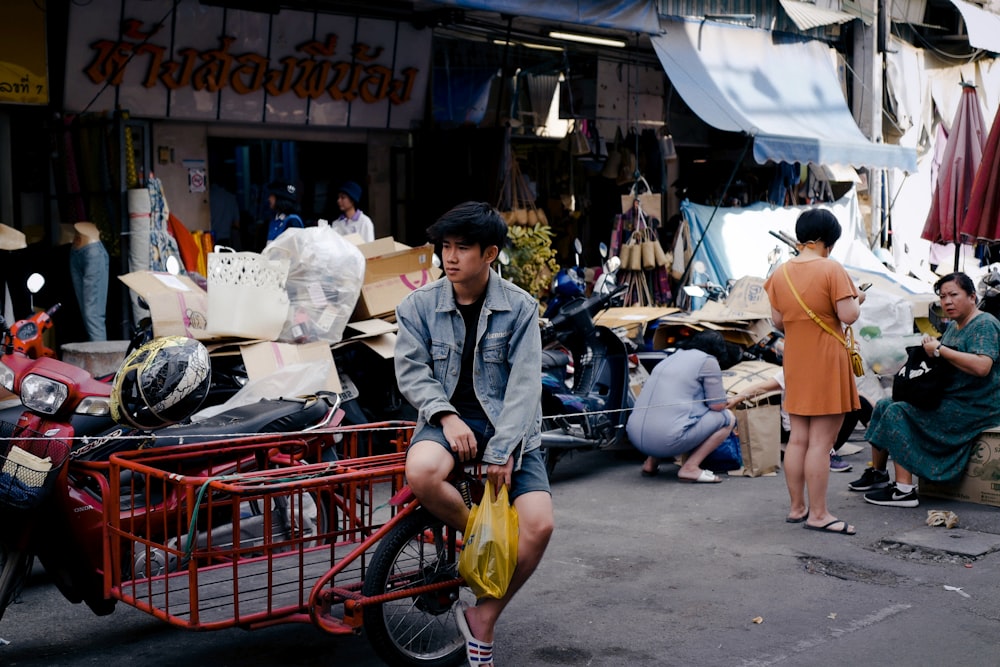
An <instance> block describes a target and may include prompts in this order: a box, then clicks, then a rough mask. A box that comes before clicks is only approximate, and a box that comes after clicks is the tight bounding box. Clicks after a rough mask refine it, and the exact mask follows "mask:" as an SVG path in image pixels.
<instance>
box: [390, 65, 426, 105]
mask: <svg viewBox="0 0 1000 667" xmlns="http://www.w3.org/2000/svg"><path fill="white" fill-rule="evenodd" d="M419 71H420V70H418V69H417V68H416V67H407V68H406V69H404V70H403V71H402V72H401V74H402V75H403V77H404V78H403V80H402V81H400V80H399V79H393V80H392V92H391V93H389V101H390V102H392V103H393V104H395V105H400V104H405V103H407V102H409V101H410V95H412V94H413V84H414V83H416V81H417V73H418V72H419Z"/></svg>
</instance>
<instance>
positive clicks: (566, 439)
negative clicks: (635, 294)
mask: <svg viewBox="0 0 1000 667" xmlns="http://www.w3.org/2000/svg"><path fill="white" fill-rule="evenodd" d="M624 289H625V288H623V287H620V288H618V289H616V290H615V291H613V292H609V293H604V294H600V293H598V294H594V295H593V296H591V297H590V298H589V299H582V300H577V301H573V302H572V303H569V304H566V305H564V306H563V308H562V309H561V311H560V312H559V314H558V315H556V316H555V317H553V318H552V319H551V320H550V321H549V323H548V325H547V326H546V327H545V328H544V329H543V332H542V342H543V345H544V346H545V348H546V349H545V350H544V351H543V359H542V420H543V425H542V426H543V428H542V444H541V449H542V455H543V457H544V459H545V467H546V471H547V472H548V473H549V474H550V475H551V474H552V471H553V470H554V469H555V466H556V463H557V462H558V461H559V459H560V458H562V457H563V456H565V455H566V454H567V453H569V452H572V451H584V450H593V449H603V448H609V447H613V446H616V445H620V444H622V443H624V442H626V441H627V436H626V434H625V425H626V422H627V421H628V415H629V411H630V410H631V408H632V405H633V398H632V394H631V391H630V390H629V359H628V355H629V344H630V343H627V342H626V340H627V339H623V338H622V337H621V336H619V335H618V334H616V333H615V332H614V331H612V330H611V329H609V328H608V327H606V326H602V325H597V324H595V323H594V316H595V315H596V314H597V313H599V312H600V311H601V310H604V309H605V308H607V307H609V306H610V305H611V304H612V303H614V302H615V301H616V299H618V298H619V297H620V295H621V294H622V293H623V292H624ZM568 364H572V368H573V373H572V376H573V377H572V381H571V384H570V385H567V382H568V374H567V372H566V368H567V365H568Z"/></svg>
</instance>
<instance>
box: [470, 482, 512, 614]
mask: <svg viewBox="0 0 1000 667" xmlns="http://www.w3.org/2000/svg"><path fill="white" fill-rule="evenodd" d="M493 495H494V494H493V488H492V485H491V484H490V482H489V480H487V482H486V490H485V491H484V492H483V499H482V501H481V502H480V503H479V504H478V505H473V506H472V510H471V511H470V512H469V523H468V525H466V527H465V534H464V536H463V538H464V542H463V545H462V554H461V555H460V556H459V558H458V573H459V574H461V575H462V578H463V579H465V583H466V584H468V586H469V588H471V589H472V592H473V593H475V594H476V598H477V599H478V598H502V597H503V596H504V594H505V593H506V592H507V586H508V585H509V584H510V578H511V577H512V576H513V575H514V568H515V567H517V510H516V509H514V506H513V505H511V504H510V500H508V497H507V486H506V485H504V486H502V487H501V488H500V493H499V494H497V497H496V498H495V499H494V497H493Z"/></svg>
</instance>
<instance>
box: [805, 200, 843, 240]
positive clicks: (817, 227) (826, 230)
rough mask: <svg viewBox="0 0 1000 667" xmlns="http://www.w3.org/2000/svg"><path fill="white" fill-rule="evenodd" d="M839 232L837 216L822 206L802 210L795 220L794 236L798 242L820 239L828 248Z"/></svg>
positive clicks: (838, 235) (837, 237)
mask: <svg viewBox="0 0 1000 667" xmlns="http://www.w3.org/2000/svg"><path fill="white" fill-rule="evenodd" d="M840 233H841V229H840V223H839V222H837V217H836V216H835V215H834V214H833V213H830V211H827V210H826V209H823V208H811V209H809V210H808V211H804V212H803V213H802V215H800V216H799V219H798V220H796V221H795V238H797V239H798V240H799V243H808V242H809V241H822V242H823V244H824V245H825V246H826V247H827V248H829V247H831V246H832V245H833V244H834V243H836V242H837V239H839V238H840Z"/></svg>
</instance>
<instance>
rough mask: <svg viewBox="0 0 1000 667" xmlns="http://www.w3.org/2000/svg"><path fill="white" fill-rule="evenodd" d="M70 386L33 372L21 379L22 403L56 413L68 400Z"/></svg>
mask: <svg viewBox="0 0 1000 667" xmlns="http://www.w3.org/2000/svg"><path fill="white" fill-rule="evenodd" d="M68 396H69V388H68V387H67V386H66V385H64V384H63V383H62V382H56V381H55V380H50V379H49V378H47V377H42V376H41V375H35V374H34V373H32V374H31V375H28V376H27V377H25V378H24V379H23V380H21V403H22V404H23V405H24V407H26V408H28V409H29V410H34V411H35V412H41V413H42V414H46V415H54V414H55V413H56V412H58V411H59V408H61V407H62V404H63V403H65V402H66V398H67V397H68Z"/></svg>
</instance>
